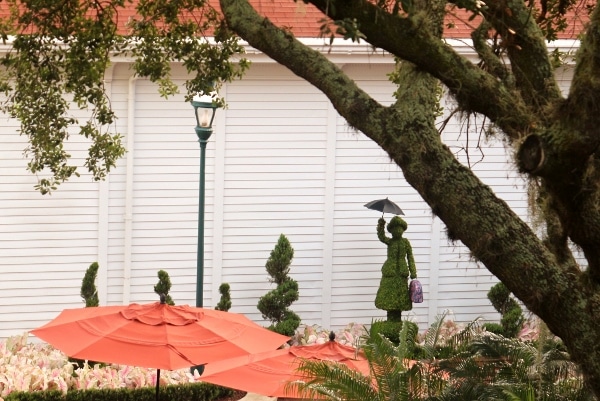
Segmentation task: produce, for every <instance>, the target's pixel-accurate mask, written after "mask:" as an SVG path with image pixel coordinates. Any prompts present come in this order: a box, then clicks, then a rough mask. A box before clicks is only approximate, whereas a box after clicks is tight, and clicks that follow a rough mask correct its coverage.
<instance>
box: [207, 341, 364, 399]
mask: <svg viewBox="0 0 600 401" xmlns="http://www.w3.org/2000/svg"><path fill="white" fill-rule="evenodd" d="M302 359H313V360H319V361H331V362H338V363H343V364H345V365H346V366H348V367H349V368H351V369H354V370H357V371H359V372H361V373H362V374H364V375H365V376H368V375H369V363H368V362H367V360H366V358H365V355H364V353H363V352H362V351H358V350H357V349H355V348H353V347H349V346H347V345H343V344H340V343H338V342H337V341H334V339H333V336H331V337H330V341H328V342H326V343H324V344H317V345H304V346H293V347H290V348H286V349H278V350H275V351H266V352H262V353H260V354H253V355H247V356H242V357H237V358H233V359H229V360H223V361H219V362H214V363H209V364H208V365H206V368H205V369H204V373H203V374H202V376H200V378H199V380H201V381H203V382H207V383H212V384H217V385H220V386H224V387H229V388H234V389H238V390H242V391H248V392H251V393H256V394H261V395H264V396H269V397H287V398H299V395H298V394H297V392H296V391H295V390H293V389H291V388H286V385H287V384H288V383H289V382H291V381H295V380H302V379H304V377H303V376H302V374H301V373H298V372H296V369H297V368H298V365H299V362H300V361H301V360H302Z"/></svg>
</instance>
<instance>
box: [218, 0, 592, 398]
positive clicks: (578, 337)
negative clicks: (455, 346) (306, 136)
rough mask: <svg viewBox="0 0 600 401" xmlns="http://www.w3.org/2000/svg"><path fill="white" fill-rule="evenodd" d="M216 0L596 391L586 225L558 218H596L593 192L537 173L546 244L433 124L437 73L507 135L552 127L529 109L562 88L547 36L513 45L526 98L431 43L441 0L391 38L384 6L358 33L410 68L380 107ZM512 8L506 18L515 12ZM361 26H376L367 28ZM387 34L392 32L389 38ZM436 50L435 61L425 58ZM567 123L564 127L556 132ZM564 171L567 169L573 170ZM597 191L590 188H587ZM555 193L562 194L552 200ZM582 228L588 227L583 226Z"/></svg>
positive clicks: (232, 2) (322, 61)
mask: <svg viewBox="0 0 600 401" xmlns="http://www.w3.org/2000/svg"><path fill="white" fill-rule="evenodd" d="M220 2H221V6H222V9H223V12H224V14H225V16H226V20H227V22H228V24H229V26H230V27H231V29H233V30H234V31H235V32H236V33H238V34H239V35H240V36H241V37H242V38H243V39H245V40H246V41H248V43H250V45H251V46H253V47H255V48H257V49H259V50H261V51H263V52H264V53H265V54H267V55H269V56H270V57H271V58H273V59H274V60H276V61H277V62H279V63H280V64H282V65H284V66H286V67H288V68H289V69H290V70H291V71H293V72H294V73H295V74H297V75H298V76H300V77H302V78H304V79H306V80H307V81H308V82H310V83H311V84H313V85H314V86H315V87H317V88H318V89H320V90H321V91H322V92H323V93H324V94H325V95H326V96H327V97H328V98H329V99H330V101H331V102H332V104H333V105H334V107H335V108H336V110H337V111H338V112H339V113H340V115H342V116H343V117H344V118H345V119H346V120H347V121H348V123H349V124H350V125H351V126H353V127H355V128H357V129H359V130H360V131H362V132H363V133H364V134H365V135H366V136H368V137H369V138H371V139H372V140H373V141H375V142H376V143H377V144H378V145H379V146H381V147H382V149H384V150H385V151H386V152H387V153H388V154H389V156H390V157H391V158H392V160H394V162H395V163H396V164H397V165H398V166H400V167H401V169H402V171H403V173H404V176H405V177H406V180H407V181H408V182H409V183H410V185H412V186H413V187H414V188H415V189H416V190H417V191H418V192H419V194H420V195H421V196H422V197H423V199H424V200H425V201H426V202H427V203H428V204H429V205H430V206H431V208H432V210H433V212H434V213H435V214H436V215H437V216H438V217H439V218H440V219H441V220H442V221H443V222H444V223H445V225H446V227H447V229H448V234H449V236H450V238H451V239H452V240H460V241H462V242H463V243H464V244H465V245H466V246H467V247H468V248H469V249H470V250H471V252H472V255H473V256H474V257H476V258H477V259H479V260H480V261H481V262H482V263H483V264H484V265H485V266H486V267H487V268H488V269H489V270H490V271H491V272H492V273H493V274H494V275H495V276H497V277H498V278H499V279H500V280H501V281H502V282H503V283H505V284H506V285H507V287H508V288H509V289H510V290H511V291H512V292H513V293H514V294H515V295H516V296H517V297H518V298H519V299H520V300H522V301H523V303H524V304H525V305H526V306H527V307H528V308H529V309H530V310H531V311H533V312H534V313H536V314H537V315H538V316H540V317H541V318H542V319H543V320H544V321H545V322H546V324H547V325H548V327H549V328H550V329H551V330H552V331H553V332H554V333H555V334H556V335H558V336H560V338H562V340H563V341H564V343H565V344H566V346H567V347H568V349H569V352H570V353H571V356H572V357H573V359H574V360H575V361H577V362H579V363H580V365H581V367H582V369H583V371H584V373H585V374H586V377H587V379H588V382H589V384H590V386H591V387H592V388H593V389H594V392H595V393H596V395H600V325H599V324H598V322H600V291H599V289H600V288H599V285H600V280H594V279H593V277H592V276H591V275H588V274H586V273H584V272H582V271H581V270H580V269H579V267H578V266H577V264H576V263H575V261H574V258H573V256H572V255H571V253H570V252H569V251H568V249H567V247H566V239H567V236H568V235H571V233H572V232H580V231H581V230H583V228H573V227H571V226H568V227H566V226H565V221H566V220H567V219H569V218H571V219H573V218H574V217H573V216H580V218H579V219H576V221H577V222H578V223H579V222H581V219H582V218H584V217H581V216H585V218H590V219H596V218H597V216H598V208H595V209H594V210H589V206H590V204H591V200H590V199H597V192H593V194H592V195H590V194H584V195H585V196H584V195H581V196H580V197H579V198H577V199H573V196H571V197H567V196H565V195H564V194H565V193H566V192H565V191H566V190H573V189H574V188H581V187H580V185H582V184H581V183H582V182H583V181H584V179H583V178H582V179H579V180H575V181H577V182H575V183H573V182H571V181H569V182H565V181H564V180H557V182H554V181H552V180H549V179H546V181H542V183H541V190H540V199H543V200H545V201H546V204H547V205H548V207H547V209H548V210H547V221H548V228H547V237H548V238H547V240H546V241H542V240H540V239H539V238H538V237H537V236H536V235H535V233H534V232H533V231H532V230H531V229H530V227H529V226H528V225H527V224H526V223H525V222H523V221H522V220H521V219H520V218H519V217H518V216H517V215H516V214H515V213H514V212H513V211H512V210H511V209H510V208H509V207H508V206H507V205H506V203H505V202H503V201H502V200H500V199H499V198H498V197H496V196H495V195H494V193H493V192H492V191H491V190H490V188H488V187H487V186H486V185H484V184H483V183H482V182H481V181H479V179H478V178H477V177H476V176H475V175H474V174H473V173H472V172H471V171H470V170H469V169H468V168H466V167H465V166H463V165H461V163H459V161H457V159H456V158H455V157H454V155H453V154H452V152H451V151H450V150H449V149H448V148H447V147H446V146H445V145H444V144H443V143H442V141H441V139H440V135H439V132H438V131H437V130H436V128H435V126H434V119H435V116H434V115H433V114H432V110H435V109H436V107H437V99H436V96H435V93H436V90H435V88H436V85H438V81H437V79H436V78H439V79H441V80H442V81H443V83H444V84H445V85H446V86H448V87H449V89H450V90H451V92H452V93H453V94H454V95H455V97H456V98H457V100H458V101H459V103H460V104H461V105H463V106H470V107H465V108H466V109H467V110H473V109H477V110H476V111H479V112H482V113H485V114H486V115H488V116H490V118H492V119H493V120H495V122H496V123H497V125H498V126H499V127H500V128H502V129H503V131H504V132H505V133H506V134H507V135H508V137H509V138H511V139H512V140H518V139H519V138H520V137H522V136H523V134H524V133H527V132H529V131H530V130H531V128H532V127H534V126H535V128H536V132H540V133H543V132H546V131H544V127H552V126H554V127H557V126H559V125H560V124H556V123H553V121H556V120H551V119H548V118H540V117H539V115H538V114H536V112H540V113H541V110H542V109H545V108H546V107H547V106H546V105H541V104H540V103H539V102H538V101H536V100H535V98H536V96H537V95H541V96H542V98H543V99H546V101H547V102H551V101H552V100H553V99H559V95H558V90H557V89H556V88H557V86H556V85H555V84H552V83H551V81H548V77H549V74H551V71H550V70H549V68H548V64H547V63H546V61H547V57H546V56H543V55H542V54H541V52H542V51H543V49H545V48H544V47H543V38H541V39H540V40H534V39H535V36H534V35H535V34H536V33H535V27H530V28H529V29H530V31H526V32H525V33H524V34H523V37H524V38H525V39H527V38H529V39H530V40H521V45H520V47H521V48H523V47H527V48H528V49H529V50H530V54H528V55H527V58H528V60H527V61H526V62H527V63H534V64H533V65H531V66H529V67H528V69H523V70H520V72H519V74H516V75H515V76H512V78H511V80H512V81H511V82H513V83H514V82H516V83H517V84H518V83H519V82H525V81H526V82H528V86H527V87H526V88H524V91H526V92H527V93H528V96H526V97H522V96H521V95H520V92H519V91H518V90H516V89H515V87H514V86H513V87H512V88H511V87H510V86H508V85H504V86H503V85H500V84H498V82H500V81H501V80H502V79H501V78H499V77H500V75H499V76H497V77H494V76H492V75H490V74H487V73H486V74H484V73H482V71H481V70H478V69H477V68H475V67H473V66H471V65H468V63H467V62H466V61H465V60H463V59H462V58H460V57H459V56H457V55H456V54H455V53H453V51H452V50H451V49H448V48H447V47H443V48H442V47H440V45H439V43H441V42H440V41H439V40H438V41H436V40H437V39H439V25H438V24H439V23H440V22H439V21H440V20H439V16H440V14H439V13H440V12H443V10H441V11H440V9H439V7H443V5H444V2H427V3H429V6H428V7H429V9H428V10H427V12H428V13H430V15H435V13H436V12H437V13H438V14H437V19H436V18H428V19H424V18H421V20H419V22H420V23H421V25H422V26H421V29H419V30H416V29H415V28H414V25H410V22H411V21H410V19H409V18H406V19H405V20H402V21H400V23H399V25H394V26H396V28H397V29H398V31H397V32H396V35H395V36H389V35H390V32H391V30H392V25H391V24H392V22H390V26H389V27H386V28H385V29H384V28H381V26H385V24H386V20H385V18H389V19H390V20H392V19H393V18H392V17H389V16H387V15H385V16H384V17H383V18H384V19H378V20H377V21H378V24H379V29H380V31H381V32H379V33H377V31H376V29H377V27H371V26H369V25H368V24H369V23H368V21H373V19H367V22H366V23H365V24H364V25H361V31H362V32H363V33H365V32H366V33H367V40H368V41H370V42H371V43H374V42H375V43H376V44H377V45H378V46H379V47H382V48H387V49H388V50H390V51H392V52H393V53H394V54H396V55H399V56H403V57H404V58H405V59H407V60H410V61H412V62H414V63H415V65H416V67H415V65H413V64H410V63H404V64H403V65H402V67H400V69H399V72H398V75H397V79H396V80H395V81H394V82H395V83H396V84H397V85H398V93H401V94H402V95H401V96H398V99H400V100H398V102H396V103H395V104H394V105H392V106H390V107H384V106H382V105H380V104H378V103H377V102H376V101H375V100H373V99H372V98H371V97H370V96H369V95H368V94H367V93H365V92H363V91H362V90H361V89H360V88H359V87H358V86H356V84H355V83H354V82H353V81H352V80H350V79H349V78H348V77H347V76H346V75H345V74H344V73H343V72H342V71H341V70H340V69H339V68H337V67H336V66H335V65H334V64H332V63H331V62H329V61H328V60H327V59H326V58H325V57H324V56H323V55H321V54H319V53H318V52H315V51H312V50H311V49H309V48H307V47H306V46H304V45H302V44H301V43H299V42H298V41H296V40H295V39H294V38H293V37H292V36H291V35H290V34H289V33H287V32H285V31H283V30H281V29H278V28H277V27H275V26H273V25H272V24H271V23H270V22H269V21H268V20H266V19H265V18H263V17H262V16H260V15H259V14H257V13H256V12H255V11H254V10H253V9H252V8H251V7H250V5H249V4H248V2H247V1H246V0H220ZM332 2H333V0H318V1H313V2H312V3H314V4H315V5H317V7H323V9H324V8H325V7H326V6H327V4H329V6H330V9H335V10H336V12H338V13H340V12H342V11H340V10H342V9H343V8H344V7H347V8H348V9H349V10H347V13H348V14H346V15H349V16H351V15H352V13H358V11H357V10H358V9H361V10H363V11H364V14H365V15H367V16H368V15H369V14H368V13H369V12H374V10H373V5H372V4H371V3H368V2H363V1H359V0H355V1H344V2H334V3H335V7H331V5H332V4H331V3H332ZM414 3H415V4H416V3H417V2H414ZM493 4H495V3H494V2H492V5H493ZM432 5H437V7H438V9H437V10H435V9H433V6H432ZM361 7H362V8H361ZM491 8H493V7H491ZM517 11H518V10H517ZM502 12H504V11H502ZM331 13H332V12H331V11H330V16H332V15H331ZM357 15H358V14H357ZM337 17H341V16H340V15H338V16H337ZM421 17H422V15H421ZM518 17H519V15H516V16H514V17H513V16H512V15H511V18H514V19H515V20H518ZM378 18H379V16H378ZM396 20H398V18H396ZM413 22H414V21H413ZM402 24H407V25H409V26H412V28H410V29H411V30H409V31H407V30H406V29H408V28H406V27H403V26H402ZM509 28H510V27H509ZM369 29H373V32H371V31H370V30H369ZM382 32H383V33H382ZM407 32H408V33H407ZM436 32H437V33H438V35H437V39H436ZM511 32H512V31H511ZM532 32H533V33H532ZM511 34H512V33H511ZM406 35H413V38H412V42H410V43H409V41H408V39H407V38H406ZM386 37H387V38H388V39H386ZM390 37H393V38H394V40H393V41H392V40H389V38H390ZM517 39H518V38H517ZM386 40H387V42H386ZM540 43H541V44H540ZM428 45H429V46H430V47H429V48H428V47H427V46H428ZM413 48H417V49H418V52H417V51H416V50H411V49H413ZM394 50H396V51H395V52H394ZM417 53H418V54H417ZM517 53H518V52H517ZM423 54H425V56H423ZM482 54H483V53H482ZM482 56H483V55H482ZM423 57H428V58H429V59H428V60H427V62H425V61H423ZM545 57H546V58H545ZM520 58H522V59H525V58H526V57H525V56H524V55H523V54H516V55H514V56H513V60H515V63H518V62H525V61H519V60H520ZM432 59H435V60H436V61H437V62H438V64H437V65H436V63H435V62H431V60H432ZM539 60H542V61H539ZM544 60H546V61H544ZM536 62H537V63H538V64H537V66H538V67H537V69H536V67H535V65H536V64H535V63H536ZM432 65H433V66H434V67H432ZM444 68H445V69H444ZM509 75H510V74H509ZM490 99H492V100H491V101H490ZM511 102H512V103H511ZM598 104H600V102H598ZM558 115H559V113H558V112H557V113H556V115H555V116H554V117H555V118H559V117H557V116H558ZM532 116H533V117H532ZM598 116H600V113H598ZM559 121H561V120H559ZM544 124H545V125H544ZM568 126H569V125H568V124H567V125H565V124H562V130H563V132H564V130H565V129H566V128H565V127H568ZM531 141H532V142H534V143H533V145H534V146H533V147H532V149H530V150H529V151H524V152H522V153H523V156H524V157H533V158H535V157H536V152H541V150H540V148H539V147H540V146H544V145H545V146H547V144H545V142H544V141H543V140H542V141H537V142H536V141H535V139H533V140H531ZM531 144H532V143H531V142H530V143H529V145H531ZM588 152H590V151H589V150H588ZM577 156H578V157H579V159H577V163H579V164H580V165H581V164H582V163H583V162H582V161H581V159H580V156H581V153H578V155H577ZM532 163H533V164H535V165H536V170H540V169H538V168H537V165H538V164H540V160H537V161H535V162H532ZM583 165H585V164H583ZM541 170H543V169H541ZM570 173H571V174H573V172H572V171H571V172H570ZM568 174H569V172H568V171H567V172H561V176H564V175H568ZM578 185H579V187H578ZM593 190H594V191H596V188H595V186H594V188H593ZM557 194H562V196H561V197H558V198H557V197H556V195H557ZM578 207H587V208H588V209H586V211H587V212H586V213H585V214H582V213H581V212H580V213H577V212H576V210H577V209H576V208H578ZM571 221H572V220H571ZM594 224H595V223H594ZM585 227H588V228H589V227H590V225H585ZM598 227H600V225H595V231H598ZM588 231H590V230H588ZM580 237H581V239H580V242H579V243H580V244H581V243H584V242H585V241H587V239H586V238H584V237H585V234H582V235H580ZM588 238H589V242H590V244H594V245H595V247H592V246H590V244H588V245H587V246H586V247H585V248H584V250H585V253H586V256H588V257H589V258H590V259H593V260H595V258H596V257H597V256H598V255H600V251H599V250H598V249H600V246H596V245H600V242H599V241H598V240H597V239H598V238H597V236H596V233H595V232H594V233H593V234H592V236H591V237H588ZM592 249H596V251H595V252H596V253H597V254H598V255H596V254H594V255H592V253H593V251H592ZM590 263H592V262H590ZM594 263H595V262H594Z"/></svg>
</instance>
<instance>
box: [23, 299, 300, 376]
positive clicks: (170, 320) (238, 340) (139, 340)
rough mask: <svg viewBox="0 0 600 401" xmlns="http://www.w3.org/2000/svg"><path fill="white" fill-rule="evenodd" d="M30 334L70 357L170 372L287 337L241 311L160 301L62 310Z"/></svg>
mask: <svg viewBox="0 0 600 401" xmlns="http://www.w3.org/2000/svg"><path fill="white" fill-rule="evenodd" d="M32 333H33V334H34V335H35V336H37V337H39V338H40V339H42V340H44V341H46V342H48V343H49V344H52V345H53V346H55V347H56V348H58V349H60V350H61V351H63V352H64V353H65V354H67V355H68V356H70V357H73V358H78V359H87V360H92V361H99V362H110V363H117V364H122V365H130V366H140V367H146V368H157V369H169V370H174V369H181V368H186V367H190V366H197V365H203V364H206V363H209V362H214V361H218V360H223V359H228V358H234V357H238V356H242V355H247V354H252V353H257V352H263V351H267V350H272V349H275V348H277V347H279V346H281V345H282V344H284V343H285V342H286V341H287V340H289V337H285V336H282V335H280V334H277V333H274V332H272V331H270V330H267V329H265V328H263V327H261V326H259V325H258V324H256V323H254V322H252V321H251V320H249V319H248V318H247V317H245V316H243V315H240V314H235V313H230V312H222V311H217V310H212V309H203V308H194V307H190V306H188V305H183V306H170V305H167V304H165V303H159V302H156V303H151V304H145V305H139V304H131V305H129V306H100V307H92V308H80V309H66V310H64V311H62V312H61V313H60V314H59V315H58V316H57V317H56V318H55V319H54V320H52V321H50V322H49V323H47V324H45V325H44V326H42V327H40V328H37V329H35V330H33V331H32Z"/></svg>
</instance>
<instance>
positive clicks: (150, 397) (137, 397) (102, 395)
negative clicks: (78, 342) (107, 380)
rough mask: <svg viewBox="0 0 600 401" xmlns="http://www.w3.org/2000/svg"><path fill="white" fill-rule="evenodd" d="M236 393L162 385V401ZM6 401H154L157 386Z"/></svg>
mask: <svg viewBox="0 0 600 401" xmlns="http://www.w3.org/2000/svg"><path fill="white" fill-rule="evenodd" d="M231 394H233V390H231V389H228V388H225V387H221V386H216V385H213V384H209V383H192V384H181V385H177V386H161V387H160V391H159V395H158V396H159V401H172V400H177V401H211V400H214V399H217V398H220V397H224V396H229V395H231ZM4 400H5V401H90V400H93V401H155V400H156V388H155V387H143V388H137V389H92V390H71V391H68V392H67V394H66V395H64V394H63V393H61V392H60V391H56V390H52V391H35V392H12V393H10V394H9V395H8V396H7V397H6V398H5V399H4Z"/></svg>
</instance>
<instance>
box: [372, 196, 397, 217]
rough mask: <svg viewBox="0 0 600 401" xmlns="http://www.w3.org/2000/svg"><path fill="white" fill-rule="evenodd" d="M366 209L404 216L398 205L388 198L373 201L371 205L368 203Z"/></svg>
mask: <svg viewBox="0 0 600 401" xmlns="http://www.w3.org/2000/svg"><path fill="white" fill-rule="evenodd" d="M365 207H366V208H367V209H372V210H377V211H379V212H382V213H392V214H396V215H398V214H401V215H404V212H403V211H402V209H400V206H398V205H396V204H395V203H394V202H392V201H391V200H389V199H388V198H385V199H377V200H374V201H371V202H369V203H366V204H365Z"/></svg>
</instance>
